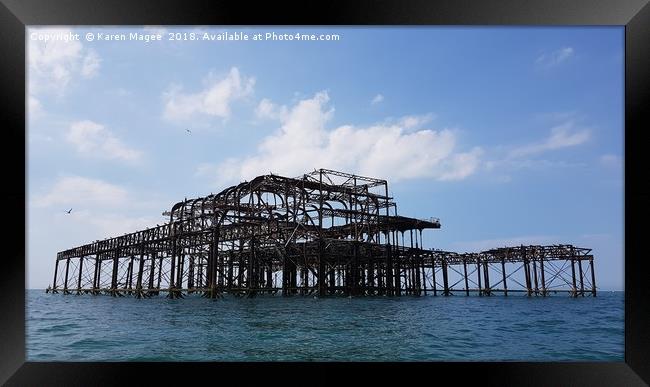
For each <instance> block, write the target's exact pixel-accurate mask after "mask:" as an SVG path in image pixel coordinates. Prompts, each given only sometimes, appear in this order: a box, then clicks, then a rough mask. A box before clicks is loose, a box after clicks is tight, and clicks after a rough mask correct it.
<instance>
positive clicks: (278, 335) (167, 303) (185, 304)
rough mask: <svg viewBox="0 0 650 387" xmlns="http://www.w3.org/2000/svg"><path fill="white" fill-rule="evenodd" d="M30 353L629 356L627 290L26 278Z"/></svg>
mask: <svg viewBox="0 0 650 387" xmlns="http://www.w3.org/2000/svg"><path fill="white" fill-rule="evenodd" d="M26 306H27V313H26V316H27V320H26V348H27V360H28V361H285V360H291V361H601V360H602V361H623V359H624V358H623V352H624V293H623V292H600V293H598V296H597V297H586V296H585V297H578V298H571V297H569V296H568V295H567V294H554V295H552V296H550V297H545V298H544V297H526V296H525V295H523V294H513V295H509V296H508V297H504V296H502V295H498V296H490V297H485V296H484V297H479V296H470V297H466V296H464V295H453V296H449V297H443V296H437V297H433V296H431V295H429V296H426V297H413V296H402V297H355V298H347V297H323V298H314V297H312V296H292V297H282V296H280V295H278V296H258V297H255V298H240V297H234V296H226V297H224V298H222V299H215V300H212V299H207V298H202V297H199V296H189V297H186V298H184V299H173V300H172V299H167V298H165V297H164V296H162V295H161V296H160V297H154V298H150V299H136V298H133V297H117V298H114V297H110V296H106V295H98V296H92V295H87V294H84V295H79V296H77V295H63V294H60V293H59V294H46V293H45V291H43V290H28V291H27V298H26Z"/></svg>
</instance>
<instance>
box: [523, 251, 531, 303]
mask: <svg viewBox="0 0 650 387" xmlns="http://www.w3.org/2000/svg"><path fill="white" fill-rule="evenodd" d="M524 275H525V276H526V295H527V296H528V297H530V296H531V294H532V284H531V282H532V280H531V278H530V266H529V264H528V260H527V259H525V258H524Z"/></svg>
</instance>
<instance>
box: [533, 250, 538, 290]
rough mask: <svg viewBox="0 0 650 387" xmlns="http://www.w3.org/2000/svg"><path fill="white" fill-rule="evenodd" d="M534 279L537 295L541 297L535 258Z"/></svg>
mask: <svg viewBox="0 0 650 387" xmlns="http://www.w3.org/2000/svg"><path fill="white" fill-rule="evenodd" d="M533 278H534V280H535V295H536V296H537V295H539V283H538V282H537V264H536V263H535V258H533Z"/></svg>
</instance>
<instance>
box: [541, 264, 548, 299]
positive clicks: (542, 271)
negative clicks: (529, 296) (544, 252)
mask: <svg viewBox="0 0 650 387" xmlns="http://www.w3.org/2000/svg"><path fill="white" fill-rule="evenodd" d="M539 270H540V272H541V274H542V297H546V293H547V292H546V277H545V274H544V257H542V258H541V259H540V260H539Z"/></svg>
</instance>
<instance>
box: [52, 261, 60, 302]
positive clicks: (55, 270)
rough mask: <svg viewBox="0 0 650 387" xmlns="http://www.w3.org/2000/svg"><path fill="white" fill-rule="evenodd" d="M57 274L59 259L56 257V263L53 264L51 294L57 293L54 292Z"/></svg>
mask: <svg viewBox="0 0 650 387" xmlns="http://www.w3.org/2000/svg"><path fill="white" fill-rule="evenodd" d="M58 273H59V258H58V257H57V259H56V263H55V264H54V280H53V281H52V293H58V292H57V291H56V276H57V275H58Z"/></svg>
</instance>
